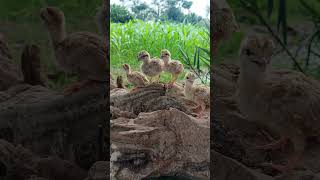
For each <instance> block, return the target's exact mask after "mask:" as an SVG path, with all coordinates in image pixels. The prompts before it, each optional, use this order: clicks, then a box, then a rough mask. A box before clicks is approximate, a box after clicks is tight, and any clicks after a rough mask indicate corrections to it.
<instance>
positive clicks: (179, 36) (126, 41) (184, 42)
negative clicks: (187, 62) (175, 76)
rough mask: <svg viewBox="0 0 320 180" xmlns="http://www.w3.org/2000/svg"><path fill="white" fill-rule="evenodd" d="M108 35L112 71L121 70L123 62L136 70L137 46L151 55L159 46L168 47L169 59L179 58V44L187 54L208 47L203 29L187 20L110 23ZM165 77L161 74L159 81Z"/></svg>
mask: <svg viewBox="0 0 320 180" xmlns="http://www.w3.org/2000/svg"><path fill="white" fill-rule="evenodd" d="M110 36H111V37H110V46H111V48H110V64H111V72H112V73H114V74H121V73H123V71H122V64H124V63H128V64H130V65H131V66H132V67H133V68H134V69H135V70H138V68H139V64H140V63H141V62H139V61H138V60H137V54H138V52H139V51H141V50H147V51H148V52H149V53H150V55H151V56H152V57H155V56H156V57H159V56H160V51H161V50H162V49H168V50H169V51H170V52H171V54H172V58H173V59H178V60H182V57H183V55H182V54H181V52H180V50H179V46H180V47H181V49H183V51H184V52H186V53H188V54H189V55H190V56H192V55H193V54H194V53H195V50H196V47H203V48H207V49H209V47H210V38H209V34H208V31H207V29H206V28H205V27H203V26H197V25H191V24H174V23H170V22H143V21H131V22H128V23H126V24H117V23H112V24H111V33H110ZM202 65H203V64H202ZM183 76H184V75H181V76H180V78H179V79H182V78H183ZM169 78H170V75H168V74H165V73H164V74H163V75H162V80H163V81H166V80H168V79H169Z"/></svg>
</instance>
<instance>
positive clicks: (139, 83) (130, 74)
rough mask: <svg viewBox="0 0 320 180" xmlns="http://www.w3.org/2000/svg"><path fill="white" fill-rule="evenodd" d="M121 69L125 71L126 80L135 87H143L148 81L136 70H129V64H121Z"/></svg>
mask: <svg viewBox="0 0 320 180" xmlns="http://www.w3.org/2000/svg"><path fill="white" fill-rule="evenodd" d="M123 69H124V70H125V71H126V74H127V79H128V82H129V83H131V84H132V85H133V86H134V87H135V88H139V87H143V86H145V85H147V84H148V83H149V81H148V79H147V78H146V77H145V76H144V75H143V74H142V73H140V72H138V71H131V68H130V66H129V64H123Z"/></svg>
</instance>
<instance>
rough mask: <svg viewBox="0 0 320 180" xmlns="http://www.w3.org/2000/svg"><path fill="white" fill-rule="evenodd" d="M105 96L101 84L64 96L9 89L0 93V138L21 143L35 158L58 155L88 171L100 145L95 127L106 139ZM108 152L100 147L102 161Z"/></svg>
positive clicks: (26, 87) (41, 89)
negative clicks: (102, 150)
mask: <svg viewBox="0 0 320 180" xmlns="http://www.w3.org/2000/svg"><path fill="white" fill-rule="evenodd" d="M106 93H107V91H106V87H105V85H96V86H91V87H88V88H87V89H82V90H81V91H80V92H78V93H76V94H73V95H71V96H67V97H65V96H64V95H62V94H60V93H57V92H54V91H52V90H49V89H47V88H45V87H42V86H30V85H26V84H21V85H17V86H14V87H11V88H10V89H9V90H8V91H4V92H1V93H0V97H1V98H0V100H1V101H0V132H3V130H5V132H7V133H5V134H1V137H0V138H2V139H8V140H11V141H12V142H14V143H18V144H22V145H23V146H25V147H28V148H29V149H31V150H32V151H33V152H35V153H36V154H38V155H58V156H59V157H62V158H64V159H70V160H74V161H75V162H77V163H78V164H79V165H80V166H81V167H84V168H89V167H90V166H91V165H92V164H93V163H94V162H95V161H96V160H98V159H97V156H98V155H97V152H98V151H99V149H98V148H99V147H101V143H102V142H100V141H101V140H99V139H98V131H99V125H102V126H103V132H104V134H105V136H106V139H108V138H109V137H108V133H107V130H106V127H107V126H108V124H109V122H108V120H107V118H108V116H107V113H108V108H107V106H106V102H107V99H106V98H105V94H106ZM100 130H101V129H100ZM99 143H100V144H99ZM108 150H109V148H104V152H105V153H104V154H105V155H106V157H104V158H107V157H108V155H107V154H109V153H108Z"/></svg>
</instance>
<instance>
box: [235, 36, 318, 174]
mask: <svg viewBox="0 0 320 180" xmlns="http://www.w3.org/2000/svg"><path fill="white" fill-rule="evenodd" d="M273 48H274V44H273V42H272V40H271V39H270V38H267V37H258V36H250V37H248V38H246V39H245V40H244V41H243V43H242V45H241V51H240V76H239V79H238V90H237V94H236V95H237V101H238V104H239V108H240V111H241V112H242V113H243V114H244V115H245V116H246V117H247V119H248V120H249V121H252V122H255V123H258V124H261V125H263V126H265V127H267V128H269V129H270V130H273V131H275V132H276V133H278V134H279V135H281V138H280V139H279V140H278V141H276V142H273V143H270V144H268V145H264V146H260V147H259V148H260V149H273V150H275V149H278V148H281V147H283V145H284V144H286V143H287V142H288V140H289V141H291V142H292V144H293V147H294V153H293V154H292V155H291V157H290V158H289V159H288V162H287V164H286V165H277V164H270V165H271V167H273V168H275V169H277V170H279V171H281V172H286V171H288V170H290V169H293V168H294V167H295V166H296V165H297V163H298V161H299V160H300V159H301V155H302V153H303V152H304V149H305V144H306V142H305V139H306V138H307V137H310V136H318V135H320V83H319V82H318V81H316V80H314V79H312V78H310V77H307V76H305V75H304V74H302V73H300V72H295V71H274V72H273V73H272V74H271V73H268V70H269V69H270V60H271V55H272V52H273Z"/></svg>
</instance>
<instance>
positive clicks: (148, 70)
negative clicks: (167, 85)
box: [138, 50, 163, 82]
mask: <svg viewBox="0 0 320 180" xmlns="http://www.w3.org/2000/svg"><path fill="white" fill-rule="evenodd" d="M138 60H139V61H142V64H141V67H140V68H141V71H142V73H143V74H145V75H146V76H148V77H150V80H149V81H150V82H152V79H153V78H154V77H158V78H157V82H159V80H160V74H161V72H162V70H163V64H162V62H161V61H160V59H158V58H152V59H150V54H149V53H148V52H147V51H144V50H143V51H140V52H139V54H138Z"/></svg>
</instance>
